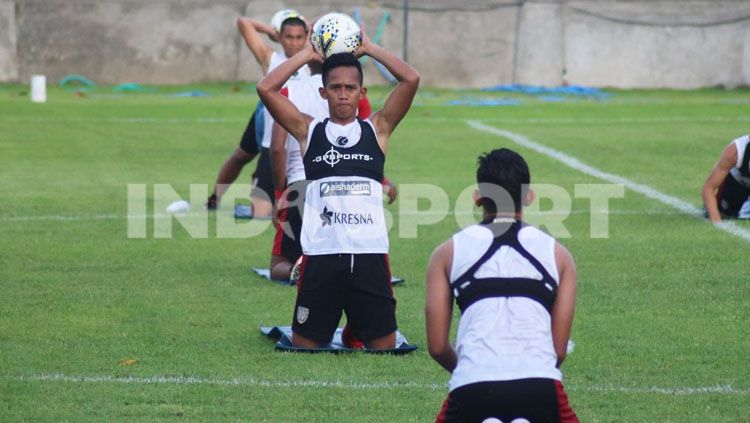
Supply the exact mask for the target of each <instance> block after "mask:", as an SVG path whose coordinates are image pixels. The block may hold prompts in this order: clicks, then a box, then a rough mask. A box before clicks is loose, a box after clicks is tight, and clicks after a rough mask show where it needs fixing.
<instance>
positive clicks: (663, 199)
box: [466, 120, 750, 242]
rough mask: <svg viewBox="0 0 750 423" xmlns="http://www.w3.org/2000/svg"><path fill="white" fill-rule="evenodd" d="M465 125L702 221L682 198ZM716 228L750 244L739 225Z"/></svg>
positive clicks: (517, 139)
mask: <svg viewBox="0 0 750 423" xmlns="http://www.w3.org/2000/svg"><path fill="white" fill-rule="evenodd" d="M466 123H467V124H468V125H469V126H471V127H472V128H474V129H477V130H479V131H483V132H487V133H490V134H494V135H497V136H499V137H503V138H507V139H509V140H511V141H513V142H515V143H516V144H518V145H521V146H523V147H526V148H528V149H530V150H534V151H536V152H537V153H540V154H543V155H545V156H547V157H550V158H553V159H555V160H557V161H559V162H561V163H563V164H564V165H566V166H568V167H570V168H572V169H574V170H577V171H579V172H581V173H585V174H586V175H590V176H593V177H595V178H599V179H602V180H604V181H607V182H609V183H612V184H621V185H623V186H625V187H627V188H629V189H630V190H632V191H635V192H637V193H639V194H642V195H645V196H646V197H648V198H651V199H653V200H656V201H658V202H660V203H662V204H665V205H667V206H669V207H671V208H673V209H675V210H677V211H679V212H681V213H684V214H687V215H691V216H695V217H700V218H702V215H703V212H702V210H701V209H699V208H698V207H695V206H694V205H692V204H690V203H688V202H686V201H683V200H680V199H679V198H676V197H672V196H670V195H667V194H664V193H661V192H659V191H657V190H656V189H654V188H652V187H650V186H648V185H643V184H639V183H636V182H633V181H631V180H629V179H626V178H623V177H622V176H619V175H615V174H612V173H607V172H604V171H602V170H599V169H597V168H595V167H593V166H589V165H587V164H585V163H583V162H581V161H580V160H578V159H576V158H575V157H573V156H569V155H567V154H565V153H563V152H560V151H557V150H555V149H553V148H550V147H547V146H544V145H542V144H539V143H536V142H534V141H532V140H530V139H529V138H526V137H524V136H523V135H519V134H516V133H514V132H510V131H506V130H504V129H499V128H495V127H492V126H487V125H484V124H482V123H481V122H479V121H476V120H467V121H466ZM714 227H716V228H718V229H721V230H722V231H724V232H726V233H728V234H731V235H735V236H737V237H739V238H742V239H744V240H745V241H748V242H750V231H748V230H747V229H743V228H741V227H739V226H737V224H735V223H734V222H728V221H724V222H721V223H720V224H718V225H714Z"/></svg>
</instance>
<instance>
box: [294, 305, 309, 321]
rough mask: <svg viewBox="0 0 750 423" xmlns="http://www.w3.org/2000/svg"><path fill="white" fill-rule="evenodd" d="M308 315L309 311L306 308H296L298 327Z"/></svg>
mask: <svg viewBox="0 0 750 423" xmlns="http://www.w3.org/2000/svg"><path fill="white" fill-rule="evenodd" d="M309 315H310V309H309V308H307V307H302V306H299V307H297V323H299V324H300V325H301V324H303V323H305V322H306V321H307V316H309Z"/></svg>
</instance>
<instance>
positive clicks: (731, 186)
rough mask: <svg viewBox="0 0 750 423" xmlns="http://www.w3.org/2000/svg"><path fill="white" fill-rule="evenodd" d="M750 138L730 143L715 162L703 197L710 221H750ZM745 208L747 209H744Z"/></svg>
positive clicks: (704, 185)
mask: <svg viewBox="0 0 750 423" xmlns="http://www.w3.org/2000/svg"><path fill="white" fill-rule="evenodd" d="M748 144H750V136H748V135H744V136H742V137H739V138H737V139H735V140H734V141H732V142H731V143H729V145H727V146H726V148H724V151H723V152H722V153H721V156H720V157H719V161H718V162H716V165H714V168H713V169H711V173H710V174H709V175H708V178H707V179H706V182H705V183H704V184H703V190H702V191H701V197H703V205H704V206H705V207H706V213H707V215H708V216H707V217H708V218H709V219H710V220H711V222H713V223H719V222H721V219H727V218H731V219H737V218H744V219H748V218H750V210H748V208H750V205H749V204H748V203H750V148H748ZM743 205H744V208H743Z"/></svg>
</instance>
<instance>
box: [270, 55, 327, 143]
mask: <svg viewBox="0 0 750 423" xmlns="http://www.w3.org/2000/svg"><path fill="white" fill-rule="evenodd" d="M313 60H317V61H320V60H322V58H321V57H320V55H319V54H318V53H316V52H315V51H314V50H313V48H312V44H310V43H307V44H306V47H305V48H304V49H303V50H302V51H300V52H299V53H297V54H295V55H294V56H292V57H291V58H289V59H288V60H286V61H285V62H284V63H282V64H281V65H279V66H278V67H277V68H275V69H274V70H273V71H271V72H269V73H268V75H266V76H265V77H263V79H261V80H260V82H258V85H257V87H256V90H257V91H258V95H259V96H260V99H261V101H263V104H264V105H265V106H266V109H268V111H269V113H271V116H273V118H274V120H276V122H278V123H279V125H281V126H282V127H283V128H284V129H286V130H287V131H288V132H289V133H290V134H292V136H293V137H294V138H295V139H297V141H299V143H300V148H301V149H302V152H303V153H304V151H305V149H306V148H307V126H308V125H309V124H310V122H311V121H312V120H313V118H312V117H310V116H308V115H306V114H304V113H302V112H300V111H299V109H297V107H296V106H295V105H294V104H293V103H292V102H291V101H289V99H288V98H287V97H286V96H284V95H283V94H281V93H280V92H279V90H281V87H282V86H283V85H284V83H285V82H286V81H287V80H288V79H289V78H290V77H291V76H292V75H293V74H294V72H297V70H299V68H301V67H302V66H304V65H305V64H307V63H308V62H310V61H313Z"/></svg>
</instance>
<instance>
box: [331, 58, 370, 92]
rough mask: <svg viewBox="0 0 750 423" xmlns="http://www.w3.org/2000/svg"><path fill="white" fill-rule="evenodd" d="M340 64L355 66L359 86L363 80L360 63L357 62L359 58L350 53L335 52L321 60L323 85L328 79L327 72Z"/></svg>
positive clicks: (340, 65)
mask: <svg viewBox="0 0 750 423" xmlns="http://www.w3.org/2000/svg"><path fill="white" fill-rule="evenodd" d="M342 66H351V67H354V68H357V73H358V74H359V86H360V87H361V86H362V84H363V82H364V74H363V73H362V65H361V64H359V60H357V58H356V57H354V55H353V54H351V53H336V54H332V55H330V56H328V58H327V59H326V60H325V61H324V62H323V86H324V87H325V86H326V81H327V80H328V73H329V72H330V71H331V70H333V69H336V68H339V67H342Z"/></svg>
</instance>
